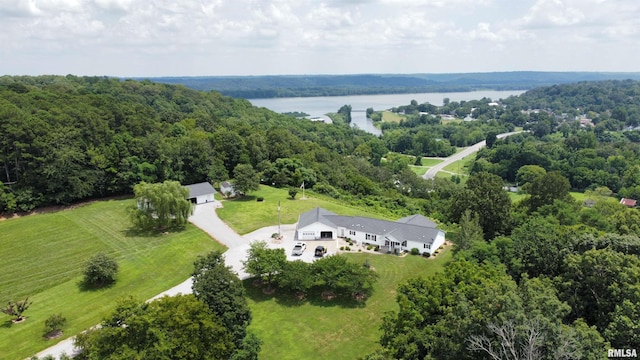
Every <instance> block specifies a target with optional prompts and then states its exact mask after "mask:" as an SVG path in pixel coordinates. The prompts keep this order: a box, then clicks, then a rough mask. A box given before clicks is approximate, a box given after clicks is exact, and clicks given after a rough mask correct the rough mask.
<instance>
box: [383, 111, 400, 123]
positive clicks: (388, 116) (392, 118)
mask: <svg viewBox="0 0 640 360" xmlns="http://www.w3.org/2000/svg"><path fill="white" fill-rule="evenodd" d="M405 118H406V117H405V116H402V115H399V114H398V113H394V112H392V111H383V112H382V121H388V122H400V120H402V119H405Z"/></svg>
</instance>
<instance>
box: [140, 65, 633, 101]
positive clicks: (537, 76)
mask: <svg viewBox="0 0 640 360" xmlns="http://www.w3.org/2000/svg"><path fill="white" fill-rule="evenodd" d="M624 79H635V80H640V74H638V73H598V72H538V71H517V72H493V73H464V74H360V75H278V76H198V77H159V78H151V79H149V80H152V81H154V82H160V83H166V84H181V85H184V86H186V87H189V88H192V89H196V90H202V91H211V90H215V91H218V92H220V93H222V94H223V95H227V96H233V97H237V98H245V99H257V98H274V97H301V96H345V95H365V94H410V93H420V92H454V91H474V90H480V89H492V90H526V89H532V88H535V87H540V86H549V85H554V84H563V83H574V82H578V81H597V80H624Z"/></svg>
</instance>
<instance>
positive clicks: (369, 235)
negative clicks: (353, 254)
mask: <svg viewBox="0 0 640 360" xmlns="http://www.w3.org/2000/svg"><path fill="white" fill-rule="evenodd" d="M365 239H367V240H371V241H376V235H371V234H366V235H365Z"/></svg>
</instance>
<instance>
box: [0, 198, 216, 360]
mask: <svg viewBox="0 0 640 360" xmlns="http://www.w3.org/2000/svg"><path fill="white" fill-rule="evenodd" d="M133 204H134V202H133V200H109V201H100V202H95V203H92V204H89V205H85V206H81V207H78V208H76V209H73V210H63V211H58V212H53V213H47V214H40V215H32V216H26V217H22V218H16V219H10V220H5V221H0V252H2V254H3V255H4V256H3V259H2V262H1V263H0V304H6V302H7V301H8V300H10V299H11V300H23V299H24V297H25V296H30V300H32V301H33V305H32V306H31V307H30V308H29V309H28V310H27V311H26V312H25V316H27V320H26V321H25V322H24V323H21V324H13V325H12V324H11V321H10V318H9V317H8V316H6V315H4V314H1V315H2V317H1V318H0V319H1V321H2V322H1V323H0V354H2V355H1V356H0V358H3V359H21V358H25V357H28V356H31V355H33V354H35V353H37V352H38V351H40V350H43V349H44V348H47V347H49V346H52V345H54V344H55V343H57V342H58V341H59V340H61V339H58V340H51V341H47V340H44V339H43V337H42V331H43V328H44V321H45V320H46V319H47V318H48V317H49V316H50V315H52V314H54V313H61V314H62V315H63V316H64V317H65V318H66V319H67V326H66V327H65V328H64V332H65V337H66V336H72V335H74V334H76V333H78V332H80V331H82V330H85V329H87V328H89V327H91V326H93V325H95V324H97V323H99V322H100V320H101V319H102V318H103V317H104V316H105V315H106V314H108V313H109V312H111V310H112V309H113V308H114V306H115V304H116V299H117V298H119V297H121V296H124V295H134V296H135V297H137V298H139V299H140V300H141V301H142V300H146V299H149V298H151V297H153V296H155V295H157V294H159V293H160V292H162V291H164V290H167V289H169V288H171V287H173V286H175V285H177V284H179V283H181V282H182V281H184V280H185V279H186V278H188V277H189V275H190V272H191V270H192V264H193V261H194V260H195V259H196V257H197V256H198V255H200V254H205V253H207V252H209V251H211V250H214V249H224V248H223V246H222V245H220V244H218V243H217V242H215V241H214V240H213V239H211V238H210V237H209V236H208V235H207V234H205V233H203V232H202V231H200V230H199V229H198V228H196V227H194V226H192V225H188V226H187V228H186V229H185V230H184V231H182V232H179V233H170V234H167V235H157V236H141V235H137V234H136V233H134V232H131V231H130V225H129V221H128V217H127V207H129V206H131V205H133ZM98 251H103V252H105V253H108V254H110V255H112V256H114V257H115V258H116V259H117V260H118V263H119V265H120V271H119V274H118V278H117V282H116V283H115V285H113V286H112V287H110V288H106V289H102V290H95V291H82V290H81V289H80V287H79V286H78V285H79V282H80V281H81V279H82V274H81V272H82V267H83V264H84V262H85V261H86V260H87V259H88V258H89V257H91V256H92V255H94V254H95V253H97V252H98Z"/></svg>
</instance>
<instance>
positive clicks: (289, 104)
mask: <svg viewBox="0 0 640 360" xmlns="http://www.w3.org/2000/svg"><path fill="white" fill-rule="evenodd" d="M523 92H524V91H521V90H508V91H493V90H487V91H469V92H446V93H413V94H387V95H353V96H319V97H295V98H274V99H249V101H251V103H252V104H253V105H255V106H259V107H265V108H267V109H270V110H273V111H275V112H278V113H284V112H294V111H299V112H304V113H307V114H309V117H311V118H322V119H323V120H324V121H326V122H330V121H331V120H330V119H329V117H327V116H326V115H325V114H327V113H334V112H337V111H338V109H340V107H341V106H342V105H351V109H352V110H353V112H352V113H351V122H352V125H353V126H357V127H359V128H360V129H363V130H365V131H367V132H370V133H372V134H376V135H379V134H380V129H378V128H376V127H375V126H374V125H373V122H372V121H371V120H370V119H368V118H367V117H366V113H365V110H366V109H367V108H373V109H374V110H376V111H380V110H387V109H390V108H393V107H397V106H401V105H408V104H409V103H411V100H415V101H417V102H418V104H423V103H425V102H428V103H430V104H434V105H438V106H440V105H442V104H443V99H445V98H449V100H451V101H463V100H464V101H469V100H479V99H482V98H484V97H486V98H490V99H491V100H493V101H497V100H500V99H505V98H507V97H509V96H511V95H519V94H522V93H523Z"/></svg>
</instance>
